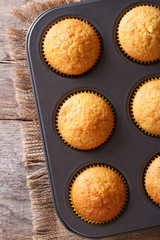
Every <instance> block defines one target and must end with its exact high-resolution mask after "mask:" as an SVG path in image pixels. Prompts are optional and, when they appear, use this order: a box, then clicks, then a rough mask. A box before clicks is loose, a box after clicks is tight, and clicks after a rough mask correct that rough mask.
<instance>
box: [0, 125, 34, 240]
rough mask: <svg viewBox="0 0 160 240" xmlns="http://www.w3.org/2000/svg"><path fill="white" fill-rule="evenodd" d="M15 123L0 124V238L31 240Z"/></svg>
mask: <svg viewBox="0 0 160 240" xmlns="http://www.w3.org/2000/svg"><path fill="white" fill-rule="evenodd" d="M19 125H20V124H19V122H18V121H2V120H1V121H0V239H3V240H10V239H16V240H23V239H24V240H26V239H31V238H32V222H31V220H32V213H31V208H30V200H29V194H28V188H27V184H26V171H25V167H24V162H23V158H22V154H23V153H22V140H21V135H20V126H19Z"/></svg>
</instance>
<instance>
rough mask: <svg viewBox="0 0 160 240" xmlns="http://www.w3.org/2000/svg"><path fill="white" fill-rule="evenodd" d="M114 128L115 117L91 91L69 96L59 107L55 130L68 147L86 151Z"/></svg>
mask: <svg viewBox="0 0 160 240" xmlns="http://www.w3.org/2000/svg"><path fill="white" fill-rule="evenodd" d="M113 127H114V115H113V112H112V109H111V107H110V106H109V104H108V103H107V102H106V100H105V99H103V98H102V97H100V96H98V95H97V94H94V93H90V92H80V93H77V94H75V95H73V96H70V97H69V98H68V99H67V100H66V101H65V102H64V103H63V105H62V106H61V107H60V109H59V112H58V119H57V128H58V130H59V133H60V135H61V137H62V138H63V139H64V141H65V142H66V143H68V144H70V146H72V147H74V148H77V149H81V150H88V149H92V148H95V147H98V146H99V145H101V144H102V143H104V142H105V141H106V140H107V139H108V137H109V136H110V135H111V132H112V130H113Z"/></svg>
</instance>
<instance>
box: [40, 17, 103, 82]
mask: <svg viewBox="0 0 160 240" xmlns="http://www.w3.org/2000/svg"><path fill="white" fill-rule="evenodd" d="M65 19H77V20H80V21H82V22H85V23H87V24H88V25H89V26H91V27H92V28H93V29H94V31H95V32H96V34H97V36H98V38H99V42H100V51H99V56H98V58H97V60H96V62H95V63H94V64H93V66H92V67H91V68H90V69H88V70H87V71H85V72H84V73H82V74H76V75H75V74H73V75H70V74H66V73H63V72H60V71H58V70H56V69H55V68H54V67H52V66H51V65H50V63H49V62H48V60H47V59H46V57H45V53H44V47H43V45H44V40H45V37H46V35H47V32H48V31H49V30H50V29H51V28H52V27H53V26H54V25H55V24H57V23H59V22H61V21H63V20H65ZM41 52H42V56H43V59H44V61H45V63H46V64H47V66H48V67H49V68H50V69H51V70H52V71H54V72H55V73H57V74H59V75H60V76H63V77H70V78H75V77H79V76H83V75H85V74H87V73H89V72H90V71H92V70H93V69H94V68H95V67H96V65H97V64H98V62H99V61H100V58H101V56H102V38H101V36H100V34H99V32H98V31H97V29H96V28H95V27H94V26H93V25H92V24H91V23H89V22H88V21H87V20H85V19H82V18H79V17H64V18H61V19H59V20H57V21H55V22H53V23H52V24H51V25H50V26H49V27H48V28H47V29H46V30H45V32H44V34H43V37H42V40H41Z"/></svg>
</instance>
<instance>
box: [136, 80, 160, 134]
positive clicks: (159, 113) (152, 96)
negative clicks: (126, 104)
mask: <svg viewBox="0 0 160 240" xmlns="http://www.w3.org/2000/svg"><path fill="white" fill-rule="evenodd" d="M133 116H134V118H135V120H136V122H137V123H138V124H139V125H140V127H141V128H142V129H144V130H145V131H147V132H149V133H151V134H155V135H160V79H156V80H153V81H150V82H147V83H145V84H144V85H143V86H141V87H140V89H138V91H137V93H136V95H135V97H134V99H133Z"/></svg>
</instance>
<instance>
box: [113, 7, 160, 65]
mask: <svg viewBox="0 0 160 240" xmlns="http://www.w3.org/2000/svg"><path fill="white" fill-rule="evenodd" d="M118 35H119V43H120V45H121V47H122V48H123V50H124V51H125V52H126V53H127V54H128V55H129V56H130V57H132V58H133V59H136V60H138V61H142V62H150V61H154V60H158V59H160V10H159V9H158V8H156V7H153V6H138V7H135V8H133V9H131V10H130V11H129V12H127V13H126V14H125V15H124V16H123V17H122V19H121V21H120V24H119V28H118Z"/></svg>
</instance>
